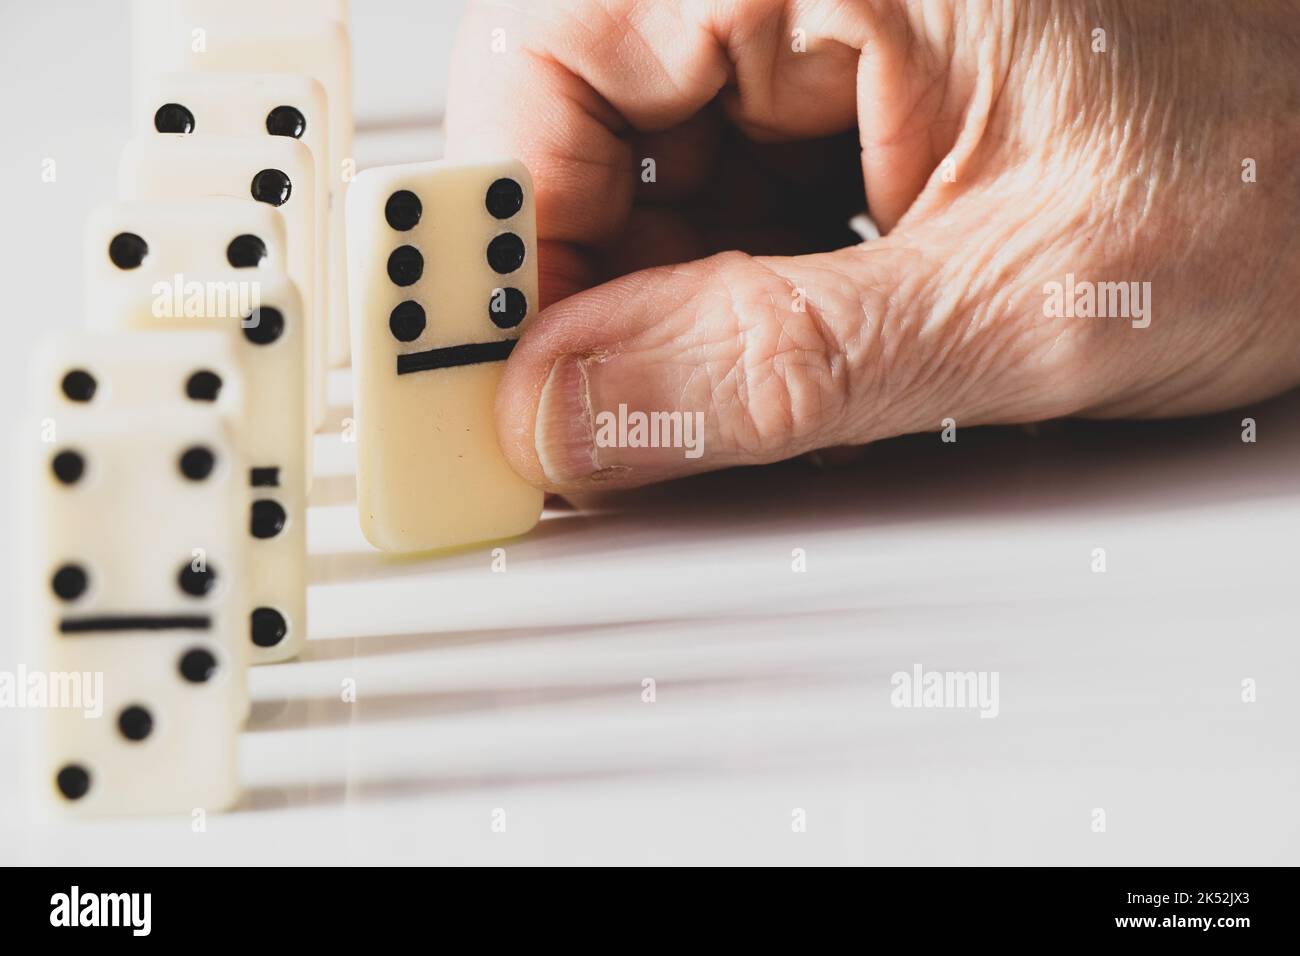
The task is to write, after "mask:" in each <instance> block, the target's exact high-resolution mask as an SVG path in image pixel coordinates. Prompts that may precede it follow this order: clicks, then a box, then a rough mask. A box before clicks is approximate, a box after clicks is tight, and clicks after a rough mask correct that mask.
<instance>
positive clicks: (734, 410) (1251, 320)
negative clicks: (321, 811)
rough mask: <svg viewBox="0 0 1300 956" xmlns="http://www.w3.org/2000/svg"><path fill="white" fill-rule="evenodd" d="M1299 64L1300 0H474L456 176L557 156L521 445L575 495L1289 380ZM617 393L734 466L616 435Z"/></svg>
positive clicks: (518, 459) (528, 344)
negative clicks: (1087, 298)
mask: <svg viewBox="0 0 1300 956" xmlns="http://www.w3.org/2000/svg"><path fill="white" fill-rule="evenodd" d="M496 30H501V31H504V33H503V34H494V31H496ZM1097 30H1101V31H1104V35H1101V40H1102V42H1103V43H1104V51H1103V50H1098V49H1096V47H1097V45H1098V38H1099V35H1098V34H1096V33H1095V32H1094V31H1097ZM797 31H802V33H799V32H797ZM800 36H803V37H806V41H805V42H806V47H805V49H804V51H803V52H799V51H797V50H796V48H797V47H798V46H799V38H800ZM494 38H495V39H498V40H504V43H505V50H504V52H500V53H494V52H492V51H491V45H492V42H493V40H494ZM1297 51H1300V4H1298V3H1297V2H1296V0H1234V2H1232V3H1211V2H1192V0H1027V2H1012V0H1006V2H995V0H914V2H906V0H802V2H794V0H708V2H706V0H651V2H645V0H536V2H530V3H527V4H518V3H511V2H490V0H475V2H472V3H471V6H470V9H469V11H468V12H467V14H466V16H465V19H464V21H463V25H462V31H461V35H460V39H459V41H458V49H457V54H456V56H455V59H454V62H453V69H452V86H451V92H450V97H449V107H448V115H447V137H448V156H449V158H452V159H456V158H472V157H479V156H517V157H519V158H521V159H522V160H523V161H524V162H525V163H526V164H527V165H528V167H529V168H530V169H531V170H532V172H533V175H534V178H535V180H536V186H537V207H538V224H539V230H540V243H539V246H540V248H539V262H540V267H541V270H542V298H543V303H542V304H543V305H544V306H546V309H545V311H543V312H542V313H541V314H540V315H538V316H536V317H535V319H534V320H533V324H532V326H531V328H530V329H529V331H528V332H527V333H526V334H525V336H524V338H523V340H522V341H521V342H520V344H519V346H518V347H517V348H516V350H515V352H514V355H513V357H512V358H511V360H510V362H509V363H508V366H507V369H506V372H505V376H504V378H503V381H502V385H501V388H500V391H499V393H498V399H497V420H498V429H499V432H500V436H501V441H502V447H503V448H504V450H505V452H506V454H507V456H508V458H509V459H510V461H511V463H512V464H513V465H514V467H515V468H516V469H517V470H518V471H519V472H520V473H521V474H522V475H523V476H524V477H526V478H527V479H529V480H530V481H532V482H534V483H535V484H537V485H539V486H542V487H546V488H548V489H550V490H554V491H560V492H573V491H578V490H582V489H589V488H591V487H593V485H594V484H599V485H601V486H605V487H608V486H611V485H614V486H627V485H636V484H642V483H645V482H649V481H655V480H659V479H663V478H668V477H673V476H677V475H681V474H686V473H690V472H693V471H700V470H707V469H714V468H721V467H727V466H731V465H739V464H756V463H763V462H771V461H777V460H780V459H784V458H789V457H792V456H795V455H798V454H800V453H803V452H807V451H810V450H814V449H818V448H824V447H828V446H837V445H849V444H860V443H866V442H871V441H873V440H876V439H879V438H884V437H888V436H892V435H898V434H904V433H910V432H918V431H933V430H937V429H938V428H939V427H940V423H941V422H942V421H943V420H944V419H948V418H951V419H953V420H954V421H955V422H956V423H957V424H958V425H959V426H966V425H978V424H987V423H1013V422H1032V421H1038V420H1042V419H1048V418H1054V417H1060V416H1065V415H1084V416H1092V417H1164V416H1177V415H1187V414H1195V413H1201V412H1209V411H1214V410H1218V409H1223V408H1228V407H1232V406H1235V405H1240V404H1243V403H1247V402H1250V401H1253V400H1257V399H1260V398H1264V397H1267V396H1269V395H1271V394H1273V393H1276V392H1278V391H1281V390H1283V389H1286V388H1288V387H1291V386H1293V385H1295V384H1297V383H1298V382H1300V163H1297V161H1296V156H1297V155H1300V69H1297V66H1296V62H1297V55H1298V52H1297ZM646 159H653V160H654V172H655V174H656V180H657V181H655V182H644V181H643V171H644V170H645V169H646V168H647V167H646V166H645V165H644V161H645V160H646ZM1248 160H1249V161H1250V163H1248V162H1247V161H1248ZM1252 164H1253V165H1252ZM1252 178H1254V179H1255V180H1256V181H1250V180H1251V179H1252ZM864 184H865V196H866V202H864V197H863V193H864ZM867 202H869V205H870V210H871V213H872V216H873V217H874V218H875V220H876V221H877V222H878V223H879V224H880V226H881V228H882V230H883V231H884V232H885V236H884V237H883V238H881V239H879V240H877V241H874V242H871V243H868V244H857V245H848V243H850V242H852V241H853V240H851V239H845V238H844V236H845V233H844V224H845V223H846V222H847V221H848V219H849V218H850V217H851V216H852V215H854V214H855V213H857V212H859V211H861V210H862V209H863V208H864V206H865V205H866V203H867ZM1101 283H1123V284H1124V288H1125V290H1126V291H1127V290H1129V289H1130V288H1131V290H1132V292H1133V293H1134V296H1133V298H1132V300H1131V301H1130V302H1129V303H1128V306H1127V309H1125V308H1124V307H1123V306H1122V304H1121V302H1120V300H1119V298H1118V296H1119V289H1118V287H1113V286H1112V287H1110V289H1109V291H1107V289H1106V287H1101V292H1102V295H1101V300H1102V301H1105V300H1107V299H1108V297H1109V301H1110V302H1111V306H1112V307H1113V308H1117V309H1118V311H1122V312H1125V313H1126V314H1123V315H1119V316H1114V317H1110V318H1099V317H1093V318H1086V317H1080V316H1079V315H1078V313H1079V312H1086V305H1085V303H1084V301H1083V300H1082V299H1080V298H1077V297H1078V296H1083V295H1086V292H1084V291H1082V290H1084V289H1085V288H1086V287H1087V286H1088V284H1096V285H1097V286H1100V284H1101ZM1134 283H1136V285H1131V284H1134ZM1143 283H1149V285H1146V286H1143ZM1056 290H1060V291H1061V293H1062V294H1061V296H1060V297H1056ZM1148 293H1149V295H1148ZM1066 297H1068V298H1069V299H1070V300H1071V301H1072V302H1074V303H1075V305H1076V308H1075V309H1074V310H1073V311H1072V312H1071V310H1070V306H1069V305H1068V304H1064V299H1065V298H1066ZM1054 299H1055V301H1053V300H1054ZM1062 306H1064V307H1063V308H1062ZM801 307H802V308H801ZM1096 307H1099V305H1098V303H1097V302H1094V308H1096ZM1102 307H1104V306H1102ZM1063 311H1064V312H1065V313H1066V314H1059V313H1061V312H1063ZM620 404H621V405H626V406H627V408H628V409H631V410H634V411H635V410H641V411H645V412H651V411H658V412H673V411H681V412H685V413H693V412H700V413H702V416H703V423H704V442H703V451H704V454H703V455H702V456H701V457H699V458H697V459H692V458H688V457H686V456H685V455H684V454H683V451H682V449H680V448H626V447H601V448H596V447H595V445H594V438H595V433H596V421H597V418H596V416H598V415H599V414H600V413H602V412H616V411H617V409H618V406H619V405H620Z"/></svg>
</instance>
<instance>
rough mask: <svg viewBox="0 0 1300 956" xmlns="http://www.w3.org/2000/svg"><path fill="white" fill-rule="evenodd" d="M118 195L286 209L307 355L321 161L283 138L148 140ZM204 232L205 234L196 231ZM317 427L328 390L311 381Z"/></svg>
mask: <svg viewBox="0 0 1300 956" xmlns="http://www.w3.org/2000/svg"><path fill="white" fill-rule="evenodd" d="M118 189H119V192H120V194H121V197H122V198H123V199H194V198H197V197H200V196H238V197H240V198H247V197H249V196H251V197H252V198H254V199H256V200H258V201H259V202H263V203H266V204H267V205H269V206H273V207H275V208H277V209H279V211H280V214H281V215H282V216H283V217H284V222H285V227H286V233H287V236H288V240H289V278H291V279H293V281H294V283H295V284H296V285H297V286H298V291H299V292H300V293H301V294H302V298H303V308H304V310H305V314H306V315H307V316H309V318H308V325H307V335H308V336H309V341H308V346H307V348H308V350H309V351H308V354H311V352H310V349H311V348H312V344H313V343H312V342H311V341H310V335H311V330H312V328H319V327H320V325H319V323H318V322H317V321H316V318H315V317H316V316H317V314H318V313H317V311H316V310H317V307H318V303H320V302H321V301H322V299H321V298H319V297H318V296H316V291H317V289H318V288H319V286H318V284H317V280H318V278H319V277H318V275H317V272H316V191H315V189H316V187H315V160H314V159H313V158H312V155H311V150H309V149H308V148H307V147H306V146H304V145H302V143H299V142H298V141H297V140H294V139H288V138H285V137H283V136H265V137H262V138H259V139H245V138H242V137H238V136H217V135H215V134H207V133H191V134H189V135H167V136H161V135H158V136H145V137H141V138H138V139H134V140H132V141H131V142H130V143H128V144H127V146H126V148H125V149H124V150H123V151H122V159H121V166H120V169H119V177H118ZM197 228H200V229H201V228H202V227H201V226H200V227H197ZM305 389H306V391H307V397H308V408H310V409H312V412H313V415H312V419H311V420H312V424H313V425H319V424H320V423H322V422H323V421H324V418H325V383H324V378H323V376H322V377H321V378H320V380H319V381H317V380H316V379H315V377H314V376H309V378H308V381H307V383H306V385H305Z"/></svg>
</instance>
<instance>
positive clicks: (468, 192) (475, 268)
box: [348, 162, 542, 551]
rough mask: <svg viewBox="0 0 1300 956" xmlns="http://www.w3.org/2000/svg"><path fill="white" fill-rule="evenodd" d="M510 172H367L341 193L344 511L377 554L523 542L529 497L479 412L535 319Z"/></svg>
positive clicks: (508, 167) (528, 207) (521, 204)
mask: <svg viewBox="0 0 1300 956" xmlns="http://www.w3.org/2000/svg"><path fill="white" fill-rule="evenodd" d="M536 246H537V239H536V221H535V216H534V211H533V187H532V180H531V178H530V177H529V175H528V171H527V170H526V169H525V168H524V167H523V165H522V164H520V163H517V162H509V163H497V164H480V165H465V166H454V165H447V164H443V163H422V164H416V165H409V166H388V167H382V168H379V169H372V170H367V171H366V172H364V173H362V174H361V175H360V176H358V177H357V181H356V182H355V183H353V185H352V188H351V189H350V190H349V193H348V250H349V266H350V268H351V270H352V272H351V275H350V276H349V284H350V288H351V292H352V304H351V316H352V351H353V370H354V375H355V388H356V395H355V402H356V419H357V439H358V450H357V504H358V510H359V512H360V518H361V526H362V530H363V531H364V532H365V535H366V537H367V538H368V539H369V541H370V542H371V543H372V544H373V545H375V546H376V547H378V548H381V549H383V550H385V551H427V550H432V549H438V548H450V547H455V546H458V545H463V544H470V543H473V542H478V541H487V540H491V539H495V538H503V537H509V536H512V535H517V534H522V533H523V532H525V531H527V530H529V529H530V528H532V527H533V526H534V525H535V524H536V523H537V520H538V518H539V517H540V516H541V510H542V492H541V491H539V490H537V489H536V488H533V487H531V486H530V485H528V484H527V483H526V482H525V481H524V480H523V479H522V478H520V477H519V476H518V475H517V474H516V473H515V472H514V471H513V470H512V469H511V468H510V466H509V464H507V462H506V460H505V457H504V456H503V455H502V453H501V448H500V446H499V444H498V442H497V433H496V425H495V422H494V418H493V403H494V400H495V396H496V389H497V383H498V382H499V381H500V378H501V369H502V363H503V362H504V361H505V360H506V358H507V357H509V355H510V352H511V350H512V349H513V348H514V344H515V341H516V340H517V339H518V337H519V335H520V333H521V331H522V329H523V327H524V326H525V324H526V321H527V319H528V317H529V316H530V314H531V313H532V312H533V311H535V310H536V308H537V257H536Z"/></svg>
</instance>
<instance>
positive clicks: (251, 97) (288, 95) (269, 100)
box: [136, 73, 342, 411]
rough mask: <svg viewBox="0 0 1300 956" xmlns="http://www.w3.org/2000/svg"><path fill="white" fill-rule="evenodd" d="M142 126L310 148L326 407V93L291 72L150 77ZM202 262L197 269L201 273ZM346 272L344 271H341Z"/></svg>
mask: <svg viewBox="0 0 1300 956" xmlns="http://www.w3.org/2000/svg"><path fill="white" fill-rule="evenodd" d="M136 105H137V115H136V123H137V128H138V130H139V132H140V133H141V134H142V135H146V136H147V135H149V134H150V133H160V134H163V135H169V134H178V133H179V134H189V133H215V134H217V135H218V136H245V137H261V136H282V137H285V138H288V139H296V140H298V141H299V142H301V143H302V144H303V145H305V146H306V147H307V148H308V149H310V150H311V154H312V158H313V160H314V163H315V165H314V167H313V171H314V179H315V199H316V281H317V295H318V298H317V300H316V304H317V308H316V322H317V325H316V326H315V327H314V328H312V329H310V330H309V333H308V337H307V341H308V344H309V348H310V353H309V356H310V358H311V362H312V376H313V379H312V380H313V381H314V382H315V383H316V385H315V387H316V388H317V390H318V398H317V400H318V403H319V407H320V408H321V410H322V411H323V410H324V407H325V396H326V375H327V373H328V371H329V338H330V328H329V313H330V298H331V291H330V276H329V269H330V261H329V260H330V239H329V230H330V227H331V216H330V195H329V165H328V159H329V118H328V113H327V110H326V103H325V91H324V90H323V89H321V86H320V84H319V83H317V82H316V81H315V80H313V79H311V78H310V77H307V76H291V75H289V74H284V73H267V74H252V73H162V74H158V75H156V76H152V77H149V78H148V79H147V80H145V81H144V83H143V90H142V93H141V96H140V98H139V101H138V103H137V104H136ZM197 266H198V264H197V263H192V264H191V265H190V268H191V269H195V268H197ZM340 268H342V266H340Z"/></svg>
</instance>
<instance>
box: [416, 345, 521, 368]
mask: <svg viewBox="0 0 1300 956" xmlns="http://www.w3.org/2000/svg"><path fill="white" fill-rule="evenodd" d="M517 341H518V339H503V340H502V341H500V342H477V343H475V344H473V345H452V346H449V347H448V348H445V349H430V350H429V351H427V352H412V353H411V354H410V355H399V356H397V374H398V375H407V374H409V373H411V372H432V371H433V370H434V369H440V368H459V367H460V366H462V365H480V364H482V363H484V362H504V361H505V360H506V359H508V358H510V353H511V352H513V351H514V349H515V343H516V342H517Z"/></svg>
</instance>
